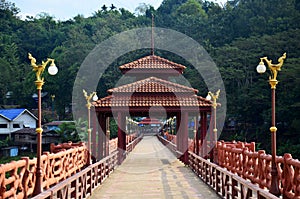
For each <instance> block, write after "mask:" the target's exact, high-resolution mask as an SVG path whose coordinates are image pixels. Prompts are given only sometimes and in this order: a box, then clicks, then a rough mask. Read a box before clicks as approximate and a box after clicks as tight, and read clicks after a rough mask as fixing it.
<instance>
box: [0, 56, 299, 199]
mask: <svg viewBox="0 0 300 199" xmlns="http://www.w3.org/2000/svg"><path fill="white" fill-rule="evenodd" d="M120 69H121V71H122V73H123V74H125V75H129V76H135V78H136V79H137V80H138V81H136V82H133V83H130V84H126V85H122V86H119V87H117V88H112V89H109V90H108V93H109V95H108V96H107V97H104V98H102V99H99V100H98V101H97V102H95V103H94V104H93V105H94V110H92V112H93V114H92V115H93V116H94V117H93V119H92V120H93V121H94V122H93V131H92V135H91V137H92V143H91V145H89V146H88V147H86V145H85V144H84V143H79V144H72V143H65V144H60V145H58V146H52V153H49V152H47V153H44V154H43V155H42V157H41V160H42V163H41V166H42V169H41V170H42V174H41V176H42V185H41V187H42V188H43V192H42V193H41V194H39V195H36V196H34V197H33V190H34V188H35V182H36V175H35V172H36V167H37V160H36V159H29V158H23V159H22V160H19V161H16V162H11V163H8V164H4V165H0V199H6V198H63V199H69V198H74V199H77V198H89V197H91V198H216V197H218V196H219V197H221V198H259V199H262V198H274V199H275V198H278V197H277V196H275V195H272V194H270V193H269V189H270V187H271V167H272V166H271V162H272V157H271V155H268V154H266V153H265V152H264V151H262V150H260V151H256V150H255V144H254V143H241V142H238V143H235V142H230V143H225V142H222V141H217V136H216V133H214V131H212V126H213V120H210V121H209V118H208V115H210V116H211V117H215V114H214V113H211V112H212V111H211V109H212V107H213V105H214V104H213V103H212V101H210V100H207V99H205V98H203V97H201V96H198V95H197V93H198V90H196V89H194V88H191V87H188V86H183V85H180V84H177V83H174V82H171V81H168V77H169V76H178V75H181V74H182V73H183V70H184V69H185V66H183V65H180V64H177V63H174V62H171V61H169V60H166V59H164V58H161V57H158V56H155V55H150V56H146V57H143V58H141V59H138V60H136V61H134V62H131V63H128V64H125V65H122V66H120ZM149 76H150V77H149ZM83 107H84V106H83ZM162 113H164V114H165V116H166V118H173V119H174V118H176V120H175V122H174V123H175V125H174V129H172V128H169V129H168V130H170V132H169V133H168V134H164V135H163V134H160V133H159V134H157V135H156V136H155V137H149V136H144V137H143V135H142V134H141V133H140V132H141V131H139V130H138V129H134V130H133V128H132V125H131V124H130V122H129V123H127V121H128V119H131V118H132V117H149V116H151V114H154V115H156V116H161V114H162ZM162 115H163V114H162ZM112 117H114V118H115V121H116V122H117V125H118V132H117V138H115V139H113V140H109V139H108V138H109V137H110V134H109V133H110V130H109V118H112ZM191 117H193V118H194V132H193V136H192V138H193V139H192V140H190V139H189V137H191V136H189V119H190V118H191ZM215 118H216V117H215ZM130 121H132V120H130ZM172 121H173V120H172ZM214 124H216V122H214ZM208 127H209V128H208ZM156 133H157V132H156ZM159 141H160V142H159ZM136 146H137V147H136ZM90 147H91V151H88V150H87V148H90ZM135 147H136V148H135ZM167 149H168V150H167ZM90 153H91V154H92V156H93V163H92V164H89V162H90V161H89V157H90V155H89V154H90ZM275 163H276V165H277V172H278V174H279V175H278V184H279V189H280V194H281V195H282V197H283V198H290V199H297V198H298V199H299V198H300V162H299V161H298V160H294V159H293V158H292V156H291V155H290V154H285V155H284V156H283V157H276V159H275Z"/></svg>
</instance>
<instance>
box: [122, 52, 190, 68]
mask: <svg viewBox="0 0 300 199" xmlns="http://www.w3.org/2000/svg"><path fill="white" fill-rule="evenodd" d="M119 68H120V69H121V70H123V69H125V70H126V69H127V70H128V69H176V70H184V69H185V68H186V67H185V66H183V65H181V64H177V63H175V62H172V61H170V60H167V59H164V58H162V57H159V56H156V55H149V56H146V57H143V58H140V59H137V60H135V61H133V62H130V63H127V64H124V65H122V66H120V67H119Z"/></svg>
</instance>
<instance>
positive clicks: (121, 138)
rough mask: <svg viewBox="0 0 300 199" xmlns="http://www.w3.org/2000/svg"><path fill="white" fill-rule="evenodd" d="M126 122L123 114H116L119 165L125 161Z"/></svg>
mask: <svg viewBox="0 0 300 199" xmlns="http://www.w3.org/2000/svg"><path fill="white" fill-rule="evenodd" d="M125 125H126V120H125V117H124V114H122V113H121V112H118V151H119V154H118V162H119V164H121V163H122V162H123V160H124V159H125V153H126V134H125Z"/></svg>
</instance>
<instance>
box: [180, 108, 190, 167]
mask: <svg viewBox="0 0 300 199" xmlns="http://www.w3.org/2000/svg"><path fill="white" fill-rule="evenodd" d="M181 124H182V127H183V129H182V130H183V134H182V152H183V157H182V161H183V163H184V164H186V165H187V164H188V163H189V159H188V158H189V153H188V150H189V143H188V142H189V115H188V112H185V113H183V118H182V122H181Z"/></svg>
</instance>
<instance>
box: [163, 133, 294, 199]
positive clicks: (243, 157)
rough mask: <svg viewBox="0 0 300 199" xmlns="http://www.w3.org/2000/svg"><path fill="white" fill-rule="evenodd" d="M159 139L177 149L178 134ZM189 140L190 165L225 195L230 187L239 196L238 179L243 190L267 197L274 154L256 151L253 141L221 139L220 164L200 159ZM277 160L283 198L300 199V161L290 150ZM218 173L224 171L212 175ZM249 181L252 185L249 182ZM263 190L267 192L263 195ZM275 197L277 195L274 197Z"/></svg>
mask: <svg viewBox="0 0 300 199" xmlns="http://www.w3.org/2000/svg"><path fill="white" fill-rule="evenodd" d="M159 139H160V140H161V142H162V143H163V144H165V145H166V146H168V148H169V149H171V150H172V151H176V135H171V136H167V137H166V138H163V137H160V136H159ZM174 141H175V142H174ZM190 141H191V140H189V143H190V145H189V166H190V167H191V168H192V169H193V170H194V171H195V172H196V173H197V175H198V176H199V177H201V179H203V180H204V181H205V182H206V183H208V184H209V185H210V186H212V187H213V188H214V189H215V190H216V191H217V192H218V193H219V194H220V195H221V196H224V194H223V192H224V193H225V192H226V193H227V192H228V190H230V191H229V194H231V195H232V196H237V195H236V194H238V193H236V192H239V191H237V190H238V189H241V187H240V188H237V184H236V182H234V181H235V180H238V182H237V183H238V184H239V185H238V186H243V187H242V188H243V189H241V190H243V191H244V192H245V193H246V192H247V194H250V195H251V194H252V195H253V193H254V192H255V194H256V195H257V194H258V195H257V196H261V197H262V198H265V196H263V195H265V193H264V192H265V190H267V189H269V187H270V185H271V155H268V154H266V153H265V151H263V150H259V151H255V143H254V142H252V143H243V142H223V141H218V143H217V148H216V149H217V150H216V152H217V164H218V165H217V164H214V163H211V162H207V160H205V159H203V158H201V157H200V156H199V155H198V154H195V153H193V152H192V150H193V148H194V147H193V143H191V142H190ZM201 147H202V146H201ZM201 147H199V148H201ZM202 148H203V147H202ZM276 163H277V169H278V174H279V176H278V177H279V185H280V190H281V193H282V196H283V198H290V199H295V198H300V161H299V160H297V159H293V158H292V155H291V154H288V153H287V154H285V155H284V156H283V157H281V156H277V157H276ZM205 165H206V166H205ZM213 165H214V166H213ZM220 168H223V170H220ZM224 169H226V171H227V173H226V172H225V173H224V172H223V171H224ZM212 170H214V171H212ZM228 171H229V172H228ZM216 172H217V173H218V172H223V174H220V175H219V174H218V176H213V175H216ZM225 178H226V179H227V178H228V179H229V181H228V182H227V180H226V179H225ZM220 179H223V182H221V181H220ZM224 179H225V181H226V182H225V181H224ZM213 182H214V183H216V182H218V183H217V184H219V183H221V184H223V185H222V187H220V186H219V185H218V186H217V184H212V183H213ZM249 182H250V183H251V184H249ZM228 183H229V185H228ZM232 183H234V185H232ZM224 186H225V187H224ZM226 186H227V188H226ZM230 186H231V187H230ZM232 186H233V187H232ZM245 186H246V187H245ZM221 189H223V191H220V190H221ZM258 192H259V193H258ZM245 193H239V194H240V196H241V195H245ZM260 193H264V194H263V195H260ZM268 197H271V196H268ZM268 197H267V198H268ZM272 197H273V198H274V197H275V196H272ZM246 198H248V197H246ZM275 198H276V197H275Z"/></svg>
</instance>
